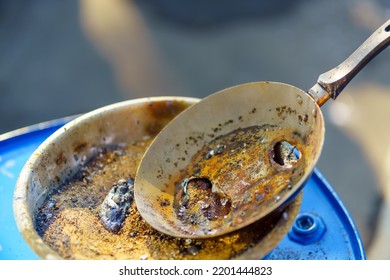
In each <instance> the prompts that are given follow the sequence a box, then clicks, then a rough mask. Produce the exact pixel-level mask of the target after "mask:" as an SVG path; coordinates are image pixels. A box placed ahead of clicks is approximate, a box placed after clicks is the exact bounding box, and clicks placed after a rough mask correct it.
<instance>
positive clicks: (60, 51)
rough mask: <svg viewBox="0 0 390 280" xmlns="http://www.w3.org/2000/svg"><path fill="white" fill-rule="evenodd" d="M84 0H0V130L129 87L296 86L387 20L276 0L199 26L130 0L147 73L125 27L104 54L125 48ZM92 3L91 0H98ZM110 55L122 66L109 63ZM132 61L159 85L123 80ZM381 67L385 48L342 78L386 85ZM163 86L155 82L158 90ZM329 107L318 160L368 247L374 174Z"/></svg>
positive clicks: (332, 1)
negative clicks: (157, 61)
mask: <svg viewBox="0 0 390 280" xmlns="http://www.w3.org/2000/svg"><path fill="white" fill-rule="evenodd" d="M92 2H93V1H88V0H84V1H81V2H78V1H54V0H39V1H27V0H26V1H22V0H17V1H11V0H8V1H4V0H0V134H1V133H4V132H8V131H10V130H13V129H17V128H20V127H23V126H27V125H31V124H35V123H38V122H42V121H47V120H51V119H56V118H60V117H64V116H69V115H73V114H79V113H83V112H87V111H89V110H92V109H95V108H98V107H101V106H103V105H107V104H110V103H114V102H117V101H121V100H125V99H131V98H135V97H138V96H152V95H161V94H165V95H169V94H174V95H186V96H196V97H204V96H207V95H208V94H210V93H213V92H215V91H217V90H220V89H223V88H226V87H229V86H232V85H236V84H240V83H244V82H250V81H261V80H269V81H280V82H285V83H289V84H293V85H295V86H297V87H300V88H302V89H308V88H310V87H311V86H312V85H313V84H314V83H315V81H316V80H317V77H318V75H319V74H320V73H322V72H324V71H327V70H329V69H330V68H333V67H334V66H336V65H337V64H338V63H340V62H341V61H342V60H343V59H345V58H346V57H347V56H348V55H349V54H350V53H351V52H352V51H353V50H354V49H355V48H356V47H357V46H358V45H359V44H360V43H361V42H363V40H365V39H366V38H367V37H368V36H369V35H370V33H371V32H372V31H373V30H374V29H375V28H376V27H378V26H379V25H377V24H378V23H379V24H380V23H382V22H384V20H385V19H386V18H389V9H390V2H389V1H374V0H372V1H354V0H347V1H337V0H327V1H319V0H317V1H307V0H305V1H304V0H301V1H295V2H293V4H291V3H290V2H291V1H282V0H281V1H275V5H278V6H277V8H276V9H270V7H269V6H266V5H265V4H264V5H265V6H264V8H263V9H260V10H259V11H258V13H254V14H255V15H252V16H251V17H235V14H234V13H232V14H230V16H229V17H226V15H225V16H224V17H221V18H219V19H218V20H213V17H210V18H206V19H204V18H203V19H201V20H199V21H200V22H201V23H199V22H194V21H193V19H192V20H187V21H186V20H184V21H183V20H181V21H178V20H176V19H175V18H174V17H172V15H170V16H168V15H169V13H167V12H165V13H163V12H161V11H162V10H163V9H162V8H161V7H153V6H152V5H151V4H150V3H149V4H150V5H148V3H142V5H140V2H141V1H136V2H135V3H136V5H134V6H132V7H133V9H132V10H131V12H132V13H134V9H136V12H137V16H139V18H140V19H141V20H139V21H137V22H136V23H135V25H136V26H137V24H138V25H139V24H141V23H142V26H139V27H140V28H141V29H142V30H146V31H147V33H148V34H147V35H148V37H147V38H146V39H145V38H144V37H143V36H144V34H145V32H142V34H141V35H140V36H141V37H142V38H143V39H145V42H148V43H152V45H153V50H156V52H157V53H158V54H157V55H156V54H153V55H156V57H158V58H159V59H161V60H163V61H164V63H165V64H164V65H165V66H166V68H165V67H164V68H163V70H162V71H161V70H158V71H157V70H156V69H155V68H154V65H153V61H152V62H150V61H149V60H148V58H147V57H142V56H141V57H140V56H139V55H138V53H137V52H135V51H134V50H139V45H141V53H142V42H141V43H140V42H139V41H138V39H137V36H138V35H139V34H138V33H137V32H134V31H129V32H128V34H126V32H125V33H124V34H126V35H127V36H129V34H130V43H129V42H128V41H126V43H129V45H128V47H129V48H128V51H126V49H125V51H124V54H125V57H123V53H122V58H123V59H122V58H119V59H118V58H117V57H116V56H115V54H112V52H113V51H114V52H115V53H119V52H120V51H123V50H124V49H123V48H126V46H124V44H121V43H119V47H118V46H112V45H111V41H112V40H111V39H110V40H109V41H110V43H107V42H106V41H104V38H103V39H102V36H103V37H104V35H105V34H107V33H104V32H100V31H99V30H101V29H102V28H103V29H104V27H102V25H100V26H99V24H96V21H97V22H99V17H97V20H96V16H95V17H93V16H91V15H92V14H91V13H90V12H89V10H88V9H90V8H91V7H92V6H91V3H92ZM95 2H96V3H95V5H96V6H99V5H100V4H98V3H102V2H104V1H101V0H100V1H98V0H96V1H95ZM106 2H107V1H106ZM114 2H123V3H125V2H126V1H112V3H114ZM148 2H152V1H148ZM165 2H169V1H165ZM171 2H175V1H171ZM178 2H180V1H178ZM190 2H192V1H190ZM232 2H234V1H232ZM259 2H260V3H261V2H262V1H259ZM266 2H267V1H264V3H266ZM123 3H121V5H122V4H123ZM286 3H290V4H289V5H288V6H286ZM80 4H82V5H80ZM80 7H82V9H81V8H80ZM138 8H139V9H140V10H139V12H138ZM222 8H223V7H221V9H222ZM92 10H93V9H92ZM115 11H116V10H115V9H113V10H110V9H102V10H100V13H101V16H102V17H103V18H104V19H105V20H107V21H110V20H111V21H115V20H116V19H118V20H117V21H118V22H119V21H120V22H119V23H118V22H115V24H119V25H120V24H121V23H123V25H121V26H126V20H123V21H121V19H122V17H121V16H118V17H117V16H116V15H115ZM118 11H119V10H117V12H118ZM193 11H195V10H193ZM125 12H126V10H125V11H124V10H120V13H122V14H123V13H125ZM209 12H210V14H211V15H213V13H212V10H210V11H209ZM110 13H112V14H110ZM200 14H202V13H200ZM110 15H111V17H110ZM85 17H86V18H87V20H85ZM134 18H137V17H133V19H134ZM190 19H191V18H190ZM82 22H83V23H84V24H85V25H84V28H82V25H81V23H82ZM102 22H104V21H103V20H102ZM140 22H141V23H140ZM115 24H114V25H113V26H114V27H116V25H115ZM130 24H131V21H130ZM85 26H86V27H85ZM133 27H134V24H133ZM99 28H100V29H99ZM85 30H88V36H87V35H86V33H85V32H84V31H85ZM106 31H107V30H106ZM106 31H105V32H106ZM116 31H118V29H115V30H112V32H111V33H110V31H108V32H109V33H110V34H115V32H116ZM122 31H123V30H122ZM132 32H134V33H132ZM102 34H103V35H102ZM118 34H119V33H118ZM126 35H125V36H122V37H126ZM131 35H134V37H133V38H135V39H134V41H131ZM110 36H111V35H110ZM110 36H108V38H110ZM118 36H119V35H118ZM113 38H114V39H118V37H115V36H114V37H113ZM143 39H142V40H143ZM137 44H138V45H137ZM116 48H119V51H118V52H116V50H117V49H116ZM148 51H151V50H148ZM110 52H111V53H110ZM143 55H145V54H143ZM153 55H152V57H153ZM146 56H147V52H146ZM143 59H144V60H145V61H143ZM122 61H125V62H126V61H128V64H130V65H126V66H121V65H120V64H121V62H122ZM118 65H119V66H118ZM157 66H158V67H160V66H161V65H157ZM157 66H156V67H157ZM158 67H157V68H158ZM137 69H139V70H140V71H141V70H142V71H144V70H145V69H146V70H150V71H152V72H156V73H157V75H159V74H158V73H160V72H164V73H163V74H164V75H165V74H167V75H166V76H167V77H168V78H167V79H169V80H167V81H169V83H168V86H167V85H166V84H167V83H166V81H165V82H164V81H163V82H161V81H158V80H159V79H158V78H155V77H153V76H150V79H149V78H148V79H145V80H142V78H141V79H140V80H139V84H140V85H137V82H138V80H137V79H134V78H133V77H137V75H139V73H138V72H139V71H138V72H137ZM389 69H390V52H389V51H388V50H387V51H386V52H385V53H383V54H381V55H380V57H378V58H377V59H375V60H373V61H372V62H371V63H370V64H369V65H368V66H367V68H366V69H364V71H363V72H362V73H360V74H359V75H358V76H357V77H356V78H355V80H354V81H353V82H352V83H351V85H350V86H351V87H352V88H353V87H359V86H360V85H361V84H365V83H368V82H370V83H374V84H379V85H382V86H384V87H388V86H390V76H389V73H390V71H389ZM146 70H145V71H146ZM165 70H166V71H165ZM121 71H122V72H121ZM165 72H167V73H165ZM145 73H147V72H145ZM161 76H163V75H161ZM144 78H145V77H144ZM128 81H130V82H128ZM163 84H164V86H161V88H162V87H164V90H163V91H160V92H158V88H160V85H163ZM148 92H150V93H148ZM389 94H390V90H389ZM330 102H333V101H330ZM336 102H337V101H336ZM329 106H330V105H328V104H326V105H325V106H324V107H323V111H324V114H325V117H326V120H327V122H326V128H327V132H326V140H325V147H324V150H323V152H322V155H321V159H320V162H319V164H318V168H319V169H320V170H321V172H322V173H323V174H324V175H325V177H326V178H327V179H328V181H329V182H330V183H331V185H333V186H334V187H335V189H336V191H337V192H338V193H339V194H340V196H341V197H342V200H343V201H344V203H345V204H346V206H347V208H348V209H349V210H350V212H351V213H352V215H353V217H354V219H355V222H356V223H357V225H358V228H359V230H360V232H361V234H362V237H363V240H364V243H365V245H366V246H367V247H368V246H369V245H370V244H371V241H372V240H371V239H372V236H373V234H374V232H375V229H376V218H375V217H376V215H377V213H378V209H379V206H380V200H381V198H380V194H379V189H380V187H378V184H379V183H378V178H377V173H375V170H374V169H373V166H372V165H370V164H369V162H368V160H367V158H366V157H365V152H367V151H363V150H362V147H361V146H360V144H359V141H357V139H355V138H353V137H351V136H350V134H347V133H346V132H344V131H343V130H341V129H340V128H339V127H338V126H336V125H335V124H334V123H333V122H332V121H331V119H330V116H329V110H328V107H329ZM374 113H375V112H374ZM389 131H390V129H389Z"/></svg>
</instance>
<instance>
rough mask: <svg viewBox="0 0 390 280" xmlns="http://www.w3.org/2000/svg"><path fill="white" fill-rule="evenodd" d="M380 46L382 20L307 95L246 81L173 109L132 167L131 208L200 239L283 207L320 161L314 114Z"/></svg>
mask: <svg viewBox="0 0 390 280" xmlns="http://www.w3.org/2000/svg"><path fill="white" fill-rule="evenodd" d="M389 43H390V20H388V21H387V22H386V23H385V24H383V25H382V26H381V27H380V28H379V29H377V30H376V31H375V32H374V33H373V34H372V35H371V36H370V37H369V38H368V39H367V40H366V41H365V42H364V43H363V44H362V45H361V46H360V47H359V48H358V49H357V50H356V51H355V52H354V53H353V54H352V55H351V56H350V57H348V58H347V59H346V60H345V61H344V62H342V63H341V64H340V65H339V66H337V67H336V68H334V69H332V70H330V71H328V72H326V73H324V74H322V75H320V76H319V79H318V81H317V83H316V84H315V85H314V86H313V87H312V88H310V89H309V90H308V91H303V90H301V89H299V88H296V87H294V86H292V85H288V84H284V83H279V82H254V83H247V84H243V85H238V86H234V87H231V88H228V89H224V90H222V91H219V92H217V93H214V94H212V95H210V96H208V97H207V98H204V99H203V100H202V101H200V102H199V103H197V104H195V105H193V106H191V107H190V108H188V109H186V110H185V111H183V112H182V113H181V114H179V115H178V116H177V117H176V118H175V119H173V120H172V121H171V122H170V123H169V124H168V125H167V126H166V127H165V128H164V129H163V130H162V131H161V132H160V134H159V135H158V136H157V137H156V138H155V140H154V142H153V143H152V144H151V146H150V147H149V148H148V150H147V151H146V153H145V155H144V157H143V159H142V161H141V164H140V165H139V168H138V171H137V175H136V178H135V200H136V204H137V208H138V210H139V212H140V213H141V215H142V217H143V218H144V219H145V220H146V221H147V222H148V223H149V224H150V225H152V226H153V227H154V228H156V229H157V230H159V231H161V232H163V233H165V234H169V235H172V236H176V237H186V238H206V237H211V236H218V235H222V234H226V233H228V232H232V231H235V230H237V229H240V228H242V227H245V226H247V225H249V224H251V223H253V222H254V221H257V220H259V219H261V218H263V217H265V216H266V215H268V214H269V213H271V212H272V211H274V210H275V209H277V208H278V207H282V206H283V205H286V203H287V202H288V201H290V200H291V199H292V198H293V197H294V196H295V195H296V194H297V193H298V192H299V191H300V190H301V189H302V186H303V185H304V183H305V181H306V180H307V179H308V177H309V176H310V175H311V173H312V171H313V169H314V167H315V165H316V163H317V161H318V158H319V156H320V153H321V149H322V146H323V142H324V134H325V127H324V118H323V115H322V112H321V110H320V106H321V105H323V104H324V103H325V102H326V101H327V100H328V99H330V98H333V99H335V98H336V97H337V96H338V95H339V94H340V92H341V91H342V90H343V89H344V87H345V86H346V85H347V84H348V83H349V82H350V81H351V80H352V78H353V77H354V76H355V75H356V74H357V73H358V72H359V71H360V70H361V69H362V68H363V67H364V66H365V65H366V64H367V63H368V62H369V61H370V60H371V59H372V58H373V57H375V56H376V55H377V54H378V53H380V52H381V51H382V50H383V49H385V48H386V47H387V46H388V45H389Z"/></svg>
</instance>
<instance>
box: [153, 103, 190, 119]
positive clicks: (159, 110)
mask: <svg viewBox="0 0 390 280" xmlns="http://www.w3.org/2000/svg"><path fill="white" fill-rule="evenodd" d="M187 107H188V105H187V104H186V103H185V102H183V101H177V100H169V101H153V102H150V103H149V105H148V107H147V111H148V113H149V114H150V115H151V116H152V117H153V119H156V120H158V119H173V118H174V117H175V116H176V115H178V114H179V113H180V112H182V111H183V110H184V109H186V108H187Z"/></svg>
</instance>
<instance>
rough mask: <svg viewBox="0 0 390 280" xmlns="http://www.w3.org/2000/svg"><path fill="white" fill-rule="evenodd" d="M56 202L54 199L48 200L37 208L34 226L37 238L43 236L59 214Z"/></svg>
mask: <svg viewBox="0 0 390 280" xmlns="http://www.w3.org/2000/svg"><path fill="white" fill-rule="evenodd" d="M56 202H57V201H56V200H55V199H54V198H49V199H48V200H47V201H46V203H45V204H44V205H42V206H41V207H39V208H38V212H37V214H36V216H35V224H34V226H35V230H36V231H37V233H38V234H39V236H43V235H44V233H45V231H46V229H47V228H48V227H49V226H50V224H51V223H52V222H53V221H54V219H55V217H56V216H57V215H58V213H59V212H58V207H57V205H56Z"/></svg>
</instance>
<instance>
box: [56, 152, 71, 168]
mask: <svg viewBox="0 0 390 280" xmlns="http://www.w3.org/2000/svg"><path fill="white" fill-rule="evenodd" d="M67 161H68V160H67V159H66V157H65V155H64V153H63V152H61V153H59V155H58V156H57V158H56V160H55V163H56V164H57V165H61V164H66V163H67Z"/></svg>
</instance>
